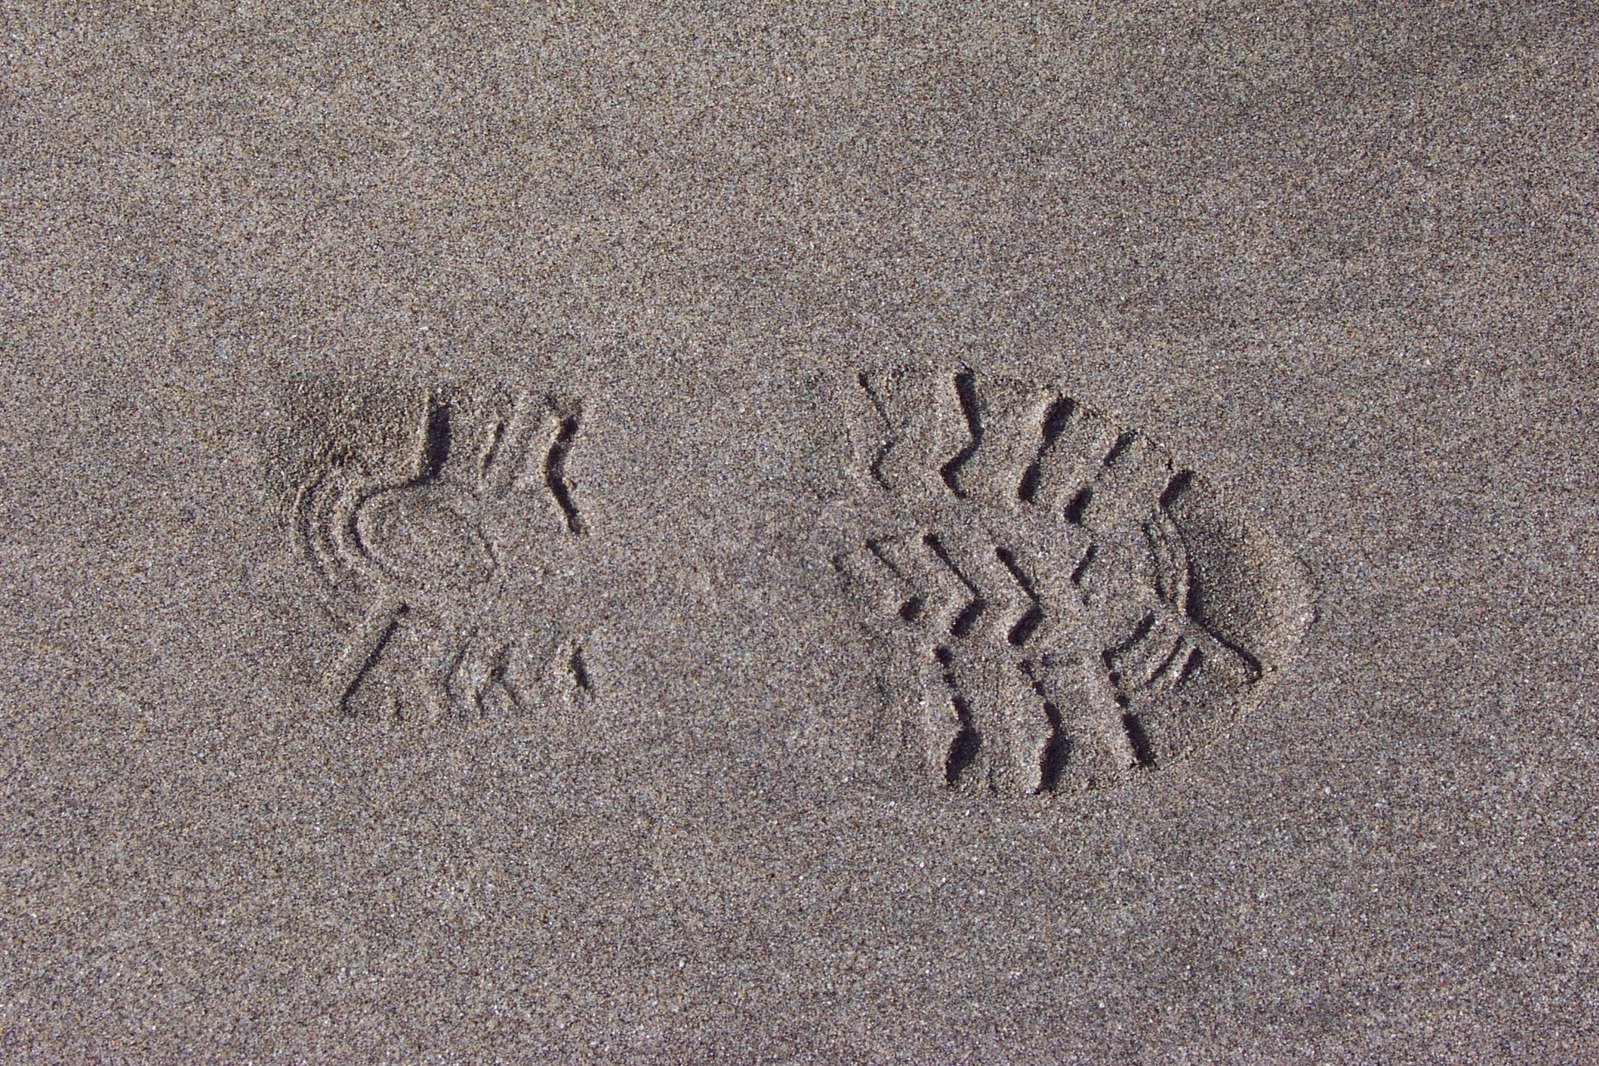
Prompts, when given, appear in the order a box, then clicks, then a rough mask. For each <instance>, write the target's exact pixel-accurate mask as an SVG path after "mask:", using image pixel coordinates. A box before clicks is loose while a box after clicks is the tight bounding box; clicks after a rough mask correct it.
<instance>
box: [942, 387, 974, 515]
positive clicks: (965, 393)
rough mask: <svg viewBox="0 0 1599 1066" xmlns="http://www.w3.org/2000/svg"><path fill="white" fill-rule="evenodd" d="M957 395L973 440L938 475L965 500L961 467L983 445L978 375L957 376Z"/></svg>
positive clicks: (950, 489) (952, 490)
mask: <svg viewBox="0 0 1599 1066" xmlns="http://www.w3.org/2000/svg"><path fill="white" fill-rule="evenodd" d="M955 395H956V396H958V397H959V398H960V405H961V414H962V415H963V416H965V418H966V431H967V433H969V434H970V435H971V440H969V441H968V442H967V443H966V446H965V447H964V448H962V449H961V450H960V451H958V452H956V453H955V456H954V458H952V459H950V460H949V462H947V463H945V464H944V465H943V466H942V467H940V468H939V471H938V473H939V475H940V476H941V477H942V478H943V479H944V484H946V485H948V486H949V491H951V492H953V493H954V494H955V495H956V496H959V497H961V498H962V499H964V498H965V496H966V490H964V489H962V488H961V485H960V470H961V467H963V466H965V465H966V463H967V461H968V460H970V459H971V457H972V456H973V455H975V454H976V453H977V449H978V448H979V447H980V446H981V445H982V443H983V422H982V418H981V417H980V415H979V413H978V410H979V409H978V403H977V375H976V374H974V373H972V371H971V370H970V369H966V370H962V371H960V372H959V373H957V374H956V375H955Z"/></svg>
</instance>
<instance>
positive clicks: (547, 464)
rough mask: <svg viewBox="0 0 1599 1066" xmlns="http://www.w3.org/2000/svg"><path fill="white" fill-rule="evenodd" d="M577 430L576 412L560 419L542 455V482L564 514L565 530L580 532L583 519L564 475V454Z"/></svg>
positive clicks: (570, 486) (570, 485) (569, 483)
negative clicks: (547, 447)
mask: <svg viewBox="0 0 1599 1066" xmlns="http://www.w3.org/2000/svg"><path fill="white" fill-rule="evenodd" d="M577 431H578V415H577V414H576V413H573V414H570V415H567V416H566V417H565V418H562V419H561V421H560V425H559V427H558V428H557V429H556V432H555V440H554V441H553V442H552V443H551V444H550V450H549V452H548V454H546V455H545V457H544V484H545V485H547V486H549V490H550V495H552V496H554V497H555V503H556V505H557V506H559V507H560V508H561V513H562V514H563V515H565V516H566V528H567V530H568V531H570V532H572V533H577V534H581V533H582V532H583V519H582V517H581V516H580V515H579V514H578V509H577V504H576V503H574V502H573V500H572V483H571V481H569V480H568V479H567V477H566V455H567V452H568V451H569V450H570V449H571V447H572V441H573V439H574V438H575V437H576V436H577Z"/></svg>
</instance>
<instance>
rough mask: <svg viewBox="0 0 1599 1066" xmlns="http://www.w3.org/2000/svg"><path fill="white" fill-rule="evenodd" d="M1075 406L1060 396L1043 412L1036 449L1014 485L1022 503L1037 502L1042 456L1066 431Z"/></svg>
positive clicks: (1069, 400)
mask: <svg viewBox="0 0 1599 1066" xmlns="http://www.w3.org/2000/svg"><path fill="white" fill-rule="evenodd" d="M1076 407H1077V404H1076V403H1075V402H1074V401H1073V400H1072V399H1071V398H1070V397H1062V398H1060V399H1057V400H1056V401H1054V402H1053V403H1051V404H1050V405H1049V409H1048V410H1047V411H1045V412H1044V421H1043V425H1042V426H1041V427H1040V428H1039V442H1038V451H1037V453H1036V454H1034V456H1033V461H1032V462H1031V463H1030V464H1028V466H1027V469H1026V470H1025V471H1023V472H1022V480H1021V483H1020V484H1019V485H1017V487H1016V498H1017V499H1019V500H1021V501H1022V502H1023V503H1037V502H1038V488H1039V485H1040V484H1041V483H1042V482H1043V478H1044V457H1045V456H1046V455H1048V454H1049V451H1050V449H1052V448H1053V447H1054V446H1055V442H1056V441H1058V440H1060V438H1061V435H1062V434H1063V433H1065V432H1066V423H1067V422H1069V421H1071V417H1072V411H1073V410H1075V409H1076Z"/></svg>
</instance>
